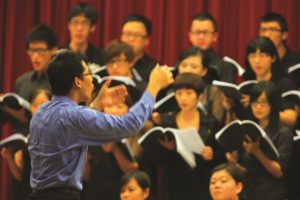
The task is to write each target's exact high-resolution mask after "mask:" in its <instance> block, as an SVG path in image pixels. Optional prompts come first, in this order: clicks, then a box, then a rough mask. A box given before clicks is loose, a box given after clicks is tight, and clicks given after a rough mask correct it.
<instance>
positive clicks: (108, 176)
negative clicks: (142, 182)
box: [84, 146, 123, 200]
mask: <svg viewBox="0 0 300 200" xmlns="http://www.w3.org/2000/svg"><path fill="white" fill-rule="evenodd" d="M89 152H90V153H91V155H92V159H91V160H90V166H91V176H90V181H89V183H88V184H87V187H86V188H85V190H86V194H85V198H84V199H89V200H94V199H95V200H96V199H99V198H100V199H110V200H118V199H119V181H120V179H121V176H122V175H123V172H122V171H121V169H120V167H119V165H118V163H117V161H116V159H115V157H114V155H113V153H107V152H104V151H103V149H102V147H101V146H90V147H89Z"/></svg>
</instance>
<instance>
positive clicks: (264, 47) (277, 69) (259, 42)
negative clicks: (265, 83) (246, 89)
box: [243, 36, 285, 81]
mask: <svg viewBox="0 0 300 200" xmlns="http://www.w3.org/2000/svg"><path fill="white" fill-rule="evenodd" d="M258 49H259V50H260V52H263V53H266V54H268V55H270V56H271V57H273V58H275V61H274V62H273V63H272V66H271V72H272V77H271V80H272V81H278V80H279V79H281V78H282V77H283V75H285V72H284V71H283V69H282V67H281V66H280V60H279V55H278V53H277V49H276V47H275V45H274V43H273V42H272V40H270V39H269V38H267V37H262V36H256V37H254V38H253V39H252V40H251V41H250V42H249V44H248V46H247V49H246V57H245V70H246V71H245V73H244V74H243V79H244V80H253V79H256V75H255V73H254V71H253V69H252V68H251V65H250V62H249V59H248V56H249V54H251V53H255V52H256V51H257V50H258Z"/></svg>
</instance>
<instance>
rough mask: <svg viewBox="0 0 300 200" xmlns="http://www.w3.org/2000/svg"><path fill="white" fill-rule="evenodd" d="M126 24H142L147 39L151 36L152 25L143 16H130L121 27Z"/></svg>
mask: <svg viewBox="0 0 300 200" xmlns="http://www.w3.org/2000/svg"><path fill="white" fill-rule="evenodd" d="M128 22H140V23H142V24H143V25H144V26H145V28H146V31H147V36H148V37H149V36H150V35H151V32H152V23H151V21H150V20H149V19H148V18H146V17H145V16H143V15H138V14H132V15H129V16H127V17H126V19H125V20H124V22H123V26H124V25H125V24H126V23H128Z"/></svg>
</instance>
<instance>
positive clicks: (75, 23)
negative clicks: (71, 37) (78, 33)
mask: <svg viewBox="0 0 300 200" xmlns="http://www.w3.org/2000/svg"><path fill="white" fill-rule="evenodd" d="M70 24H71V25H72V26H79V25H81V26H83V27H88V26H90V25H91V22H90V21H77V20H74V21H70Z"/></svg>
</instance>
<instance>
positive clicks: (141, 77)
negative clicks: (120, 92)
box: [121, 15, 157, 82]
mask: <svg viewBox="0 0 300 200" xmlns="http://www.w3.org/2000/svg"><path fill="white" fill-rule="evenodd" d="M151 29H152V24H151V22H150V21H149V20H148V19H147V18H146V17H144V16H141V15H130V16H128V17H127V18H126V19H125V21H124V23H123V27H122V35H121V41H122V42H126V43H128V44H129V45H130V46H131V47H132V48H133V52H134V59H133V67H132V70H133V75H134V76H135V78H136V79H137V80H138V81H146V82H148V81H149V75H150V72H151V70H152V69H153V68H154V66H155V64H156V63H157V62H156V61H155V60H154V59H153V58H151V57H149V56H148V55H147V54H146V52H145V48H146V47H147V46H148V45H149V42H150V38H149V37H150V35H151Z"/></svg>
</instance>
